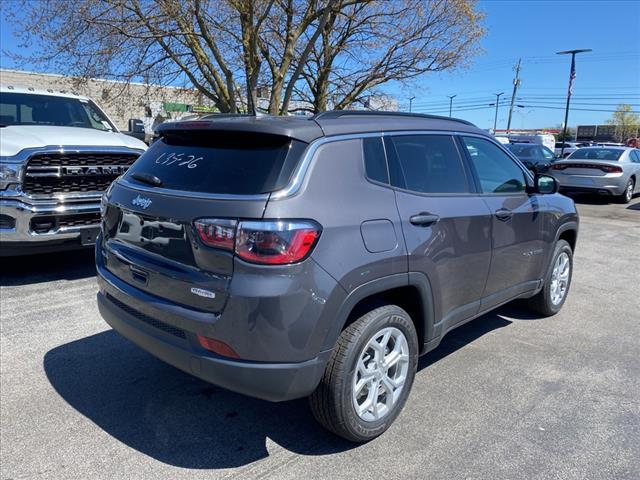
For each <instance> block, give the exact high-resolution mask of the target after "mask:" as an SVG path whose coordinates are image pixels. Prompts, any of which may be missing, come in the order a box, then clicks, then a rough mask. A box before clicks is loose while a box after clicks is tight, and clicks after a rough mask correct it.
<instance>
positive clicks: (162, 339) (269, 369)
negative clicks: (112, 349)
mask: <svg viewBox="0 0 640 480" xmlns="http://www.w3.org/2000/svg"><path fill="white" fill-rule="evenodd" d="M97 298H98V308H99V310H100V314H101V315H102V317H103V318H104V319H105V320H106V322H107V323H108V324H109V325H111V327H113V329H114V330H116V331H117V332H119V333H120V334H121V335H123V336H124V337H125V338H127V339H129V340H131V341H132V342H133V343H135V344H136V345H138V346H139V347H141V348H143V349H144V350H146V351H147V352H149V353H151V354H152V355H154V356H155V357H157V358H159V359H160V360H163V361H165V362H166V363H168V364H170V365H173V366H174V367H177V368H179V369H180V370H183V371H184V372H187V373H189V374H191V375H194V376H196V377H198V378H201V379H202V380H205V381H207V382H210V383H213V384H215V385H218V386H220V387H223V388H226V389H228V390H232V391H234V392H238V393H242V394H244V395H248V396H251V397H256V398H261V399H263V400H269V401H272V402H279V401H284V400H292V399H295V398H301V397H305V396H307V395H309V394H311V392H313V390H314V389H315V388H316V386H317V385H318V383H319V382H320V378H321V377H322V374H323V372H324V368H325V365H326V363H327V361H328V359H329V355H330V353H331V352H330V351H328V352H323V353H322V354H320V355H319V356H318V357H316V358H314V359H312V360H308V361H306V362H301V363H257V362H242V361H232V360H228V359H225V358H223V357H218V356H214V355H213V354H211V355H210V354H208V353H206V352H205V351H204V350H203V349H201V348H198V347H197V346H196V345H194V342H193V340H194V339H193V338H190V337H191V336H190V335H189V334H187V336H186V338H185V339H183V340H182V341H178V340H176V341H172V340H170V339H168V338H167V336H169V335H171V334H169V333H165V332H163V331H161V330H159V331H158V332H153V331H152V330H153V329H154V327H151V326H147V325H146V324H145V323H143V322H141V321H140V320H138V319H137V318H136V316H134V315H133V314H132V313H130V312H128V311H126V310H124V309H123V308H120V307H119V306H118V305H117V304H116V303H114V302H113V301H111V300H110V299H109V298H108V297H107V296H106V295H105V294H104V293H98V296H97Z"/></svg>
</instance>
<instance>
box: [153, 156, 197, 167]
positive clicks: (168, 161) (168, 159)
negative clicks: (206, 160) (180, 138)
mask: <svg viewBox="0 0 640 480" xmlns="http://www.w3.org/2000/svg"><path fill="white" fill-rule="evenodd" d="M200 160H202V157H196V156H195V155H186V156H185V154H184V153H173V152H171V153H169V154H167V153H166V152H165V153H162V154H161V155H160V156H159V157H158V158H156V163H157V164H158V165H165V166H169V165H174V164H175V165H176V166H177V167H187V168H196V167H197V166H198V161H200Z"/></svg>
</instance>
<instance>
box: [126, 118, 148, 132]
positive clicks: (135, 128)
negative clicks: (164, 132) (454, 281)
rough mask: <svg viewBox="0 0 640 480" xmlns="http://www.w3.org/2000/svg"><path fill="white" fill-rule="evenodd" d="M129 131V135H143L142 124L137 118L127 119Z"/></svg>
mask: <svg viewBox="0 0 640 480" xmlns="http://www.w3.org/2000/svg"><path fill="white" fill-rule="evenodd" d="M129 131H130V132H131V133H144V123H143V122H142V120H140V119H137V118H130V119H129Z"/></svg>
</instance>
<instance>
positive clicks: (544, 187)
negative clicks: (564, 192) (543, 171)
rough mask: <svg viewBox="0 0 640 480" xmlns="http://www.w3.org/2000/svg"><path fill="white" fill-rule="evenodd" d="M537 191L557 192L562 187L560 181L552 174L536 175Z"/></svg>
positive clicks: (544, 192) (542, 192) (544, 193)
mask: <svg viewBox="0 0 640 480" xmlns="http://www.w3.org/2000/svg"><path fill="white" fill-rule="evenodd" d="M534 182H535V192H536V193H541V194H543V195H546V194H552V193H557V192H558V190H559V189H560V185H559V184H558V181H557V180H556V179H555V178H553V177H552V176H550V175H536V176H535V179H534Z"/></svg>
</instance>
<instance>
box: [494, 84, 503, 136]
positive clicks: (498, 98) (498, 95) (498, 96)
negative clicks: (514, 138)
mask: <svg viewBox="0 0 640 480" xmlns="http://www.w3.org/2000/svg"><path fill="white" fill-rule="evenodd" d="M494 95H495V96H496V116H495V117H493V134H494V135H495V134H496V126H497V125H498V102H499V101H500V95H504V92H500V93H494Z"/></svg>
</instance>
